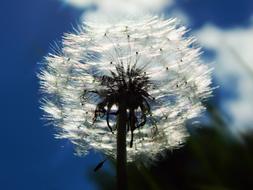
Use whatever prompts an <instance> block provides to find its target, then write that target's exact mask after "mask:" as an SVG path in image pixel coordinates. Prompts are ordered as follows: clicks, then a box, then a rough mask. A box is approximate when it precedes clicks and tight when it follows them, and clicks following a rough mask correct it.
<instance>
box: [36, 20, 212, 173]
mask: <svg viewBox="0 0 253 190" xmlns="http://www.w3.org/2000/svg"><path fill="white" fill-rule="evenodd" d="M185 33H186V29H185V28H184V27H181V26H179V25H178V24H177V21H176V20H175V19H169V20H167V19H163V18H159V17H156V16H145V17H139V18H127V19H123V20H121V21H120V22H117V23H113V24H110V23H104V24H101V23H100V25H97V24H96V23H92V22H87V23H85V24H84V25H83V26H82V27H81V28H80V29H79V31H78V32H77V33H76V34H66V35H65V37H64V40H63V45H62V46H63V47H62V49H60V48H59V49H58V50H57V51H56V52H55V53H54V54H49V55H48V56H47V57H46V58H45V66H44V67H43V69H42V70H41V73H40V75H39V77H40V79H41V86H42V90H43V91H44V92H45V93H46V94H47V96H46V97H47V98H46V99H45V100H44V103H43V105H42V109H43V110H44V111H45V113H46V114H45V117H46V118H47V119H48V120H50V121H51V122H53V124H54V125H56V126H57V127H58V129H60V130H59V133H58V134H57V137H58V138H68V139H70V140H71V141H72V142H73V143H74V144H75V145H76V150H77V153H78V154H80V155H85V154H87V153H88V152H89V150H91V149H94V150H98V151H101V152H103V153H104V154H105V155H107V156H110V157H113V158H116V157H117V158H118V159H117V160H118V161H119V160H121V161H120V162H123V165H124V160H125V161H127V162H133V161H142V162H144V163H150V161H152V160H154V159H156V158H157V154H158V153H161V152H163V150H165V149H174V148H177V147H180V146H181V145H182V144H183V142H184V141H185V138H186V137H187V136H188V133H187V130H186V128H185V122H186V121H187V120H189V119H192V118H195V117H197V116H198V115H199V114H200V113H201V112H202V111H203V110H204V106H203V105H202V101H203V100H205V99H206V98H208V97H210V96H211V91H212V89H211V87H210V84H211V77H210V73H211V70H210V69H209V67H208V66H207V65H204V64H202V62H201V60H200V58H199V55H200V48H198V47H197V46H196V45H195V39H194V38H192V37H185ZM125 150H126V151H125ZM126 152H127V156H126ZM121 169H122V168H121Z"/></svg>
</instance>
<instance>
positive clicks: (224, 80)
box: [196, 25, 253, 131]
mask: <svg viewBox="0 0 253 190" xmlns="http://www.w3.org/2000/svg"><path fill="white" fill-rule="evenodd" d="M196 36H197V38H198V39H199V41H200V43H201V44H202V45H203V46H204V47H207V48H210V49H213V50H215V51H216V52H217V58H216V64H215V65H216V66H215V67H216V68H215V75H216V77H217V79H218V81H219V83H220V84H221V87H222V86H230V87H232V88H234V90H235V91H236V93H237V95H238V98H237V99H235V100H227V101H225V102H223V105H222V106H223V108H224V109H225V110H226V111H227V112H228V113H229V114H230V115H231V116H232V118H233V119H234V121H233V123H232V126H233V128H232V129H233V130H235V131H238V130H239V131H245V129H247V127H249V126H251V127H252V123H253V117H252V114H253V53H252V50H253V26H252V27H251V28H234V29H233V30H221V29H219V28H216V27H214V26H212V25H207V26H205V27H204V28H203V29H201V30H199V31H198V32H196ZM231 76H235V77H237V79H238V82H237V84H233V83H232V81H231V80H230V79H231V78H230V77H231Z"/></svg>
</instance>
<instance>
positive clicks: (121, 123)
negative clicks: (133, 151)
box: [117, 104, 127, 190]
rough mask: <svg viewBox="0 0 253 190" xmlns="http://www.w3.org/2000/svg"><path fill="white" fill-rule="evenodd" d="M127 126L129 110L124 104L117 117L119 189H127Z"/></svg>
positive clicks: (120, 106)
mask: <svg viewBox="0 0 253 190" xmlns="http://www.w3.org/2000/svg"><path fill="white" fill-rule="evenodd" d="M126 125H127V110H126V107H125V105H124V104H121V105H119V113H118V117H117V189H118V190H126V189H127V171H126V156H127V155H126Z"/></svg>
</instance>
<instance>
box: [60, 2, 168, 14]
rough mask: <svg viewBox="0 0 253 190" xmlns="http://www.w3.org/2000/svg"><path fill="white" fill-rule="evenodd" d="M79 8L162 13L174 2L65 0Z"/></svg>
mask: <svg viewBox="0 0 253 190" xmlns="http://www.w3.org/2000/svg"><path fill="white" fill-rule="evenodd" d="M63 1H64V2H66V3H69V4H71V5H74V6H76V7H79V8H83V7H86V6H89V5H91V4H94V5H97V6H98V8H102V9H108V10H113V11H119V10H120V11H135V12H136V11H143V10H145V11H161V10H162V9H163V8H164V7H166V6H168V5H170V4H172V2H173V0H63Z"/></svg>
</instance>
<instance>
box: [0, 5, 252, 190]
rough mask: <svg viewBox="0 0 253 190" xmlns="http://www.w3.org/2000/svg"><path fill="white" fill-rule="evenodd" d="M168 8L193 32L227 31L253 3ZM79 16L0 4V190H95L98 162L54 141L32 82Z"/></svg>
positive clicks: (243, 23) (243, 21)
mask: <svg viewBox="0 0 253 190" xmlns="http://www.w3.org/2000/svg"><path fill="white" fill-rule="evenodd" d="M172 9H180V10H181V11H182V12H183V13H184V14H185V15H186V16H187V17H189V20H190V21H191V23H189V25H190V26H191V27H192V28H193V30H197V29H198V28H200V27H202V26H203V25H204V24H205V23H207V22H208V23H212V24H214V25H216V26H217V27H220V28H226V30H229V29H230V28H232V27H235V26H239V27H248V25H249V24H250V22H251V21H250V19H251V16H252V15H253V2H252V0H240V1H235V0H205V1H203V0H188V1H186V0H178V1H177V3H176V4H175V5H174V6H173V7H172ZM170 10H171V9H168V11H170ZM81 15H82V10H81V9H76V8H74V7H71V6H68V5H66V4H65V5H63V4H62V3H61V2H60V1H57V0H24V1H18V0H16V1H15V0H2V1H1V2H0V23H1V35H0V42H1V44H0V45H1V51H0V57H1V69H0V78H1V80H0V86H1V93H0V106H1V109H0V112H1V114H0V124H1V125H0V127H1V133H0V147H1V156H0V189H4V190H16V189H26V190H30V189H31V190H33V189H37V190H44V189H47V190H57V189H61V190H73V189H75V190H79V189H80V190H81V189H95V186H94V183H93V182H91V180H90V178H89V177H88V176H89V175H95V174H93V171H92V168H93V166H95V165H96V164H97V163H98V162H99V161H100V160H101V158H100V157H99V156H97V155H94V154H90V155H88V156H87V157H84V158H80V157H77V156H74V155H73V148H72V145H71V144H70V143H69V142H68V141H67V140H65V141H64V140H56V139H54V133H55V129H54V128H53V127H51V126H44V124H45V122H43V121H42V120H41V117H42V112H41V110H40V109H39V98H40V93H39V91H38V88H39V86H38V80H37V78H36V72H38V69H39V65H38V62H41V61H42V59H43V56H45V55H46V54H47V53H48V52H49V51H50V46H51V45H52V44H54V42H58V41H60V39H61V36H62V34H63V33H64V32H71V31H72V30H73V26H74V27H75V26H76V25H77V24H78V23H79V19H80V16H81ZM229 94H231V92H227V95H226V96H228V95H229ZM226 96H225V98H226Z"/></svg>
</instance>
